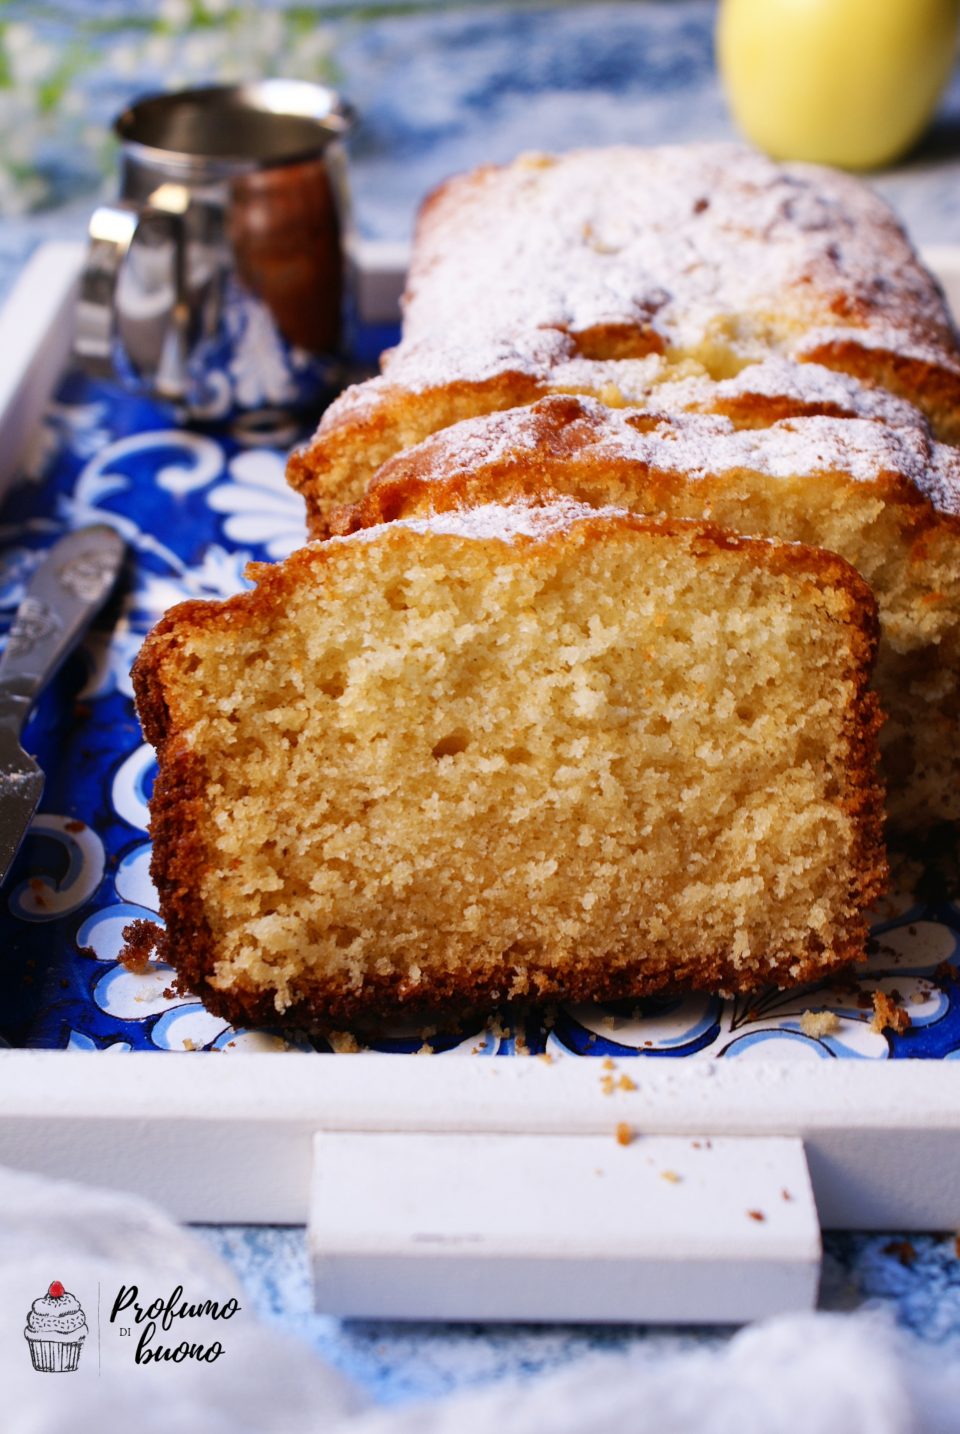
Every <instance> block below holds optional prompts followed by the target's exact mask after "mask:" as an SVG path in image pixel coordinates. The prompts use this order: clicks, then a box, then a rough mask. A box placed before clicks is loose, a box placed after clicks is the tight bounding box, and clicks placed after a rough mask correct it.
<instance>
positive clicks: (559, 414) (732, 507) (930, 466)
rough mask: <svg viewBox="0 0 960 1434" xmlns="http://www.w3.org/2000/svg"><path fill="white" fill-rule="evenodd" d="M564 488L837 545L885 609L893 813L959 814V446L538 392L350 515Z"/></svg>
mask: <svg viewBox="0 0 960 1434" xmlns="http://www.w3.org/2000/svg"><path fill="white" fill-rule="evenodd" d="M538 494H539V495H541V496H544V495H546V497H547V498H549V496H550V495H551V494H552V495H556V494H565V495H568V496H571V497H573V498H576V499H577V500H578V501H581V502H585V503H592V504H594V505H602V504H604V503H610V502H613V503H619V504H622V505H623V506H624V507H627V508H630V509H631V510H633V511H637V512H642V513H664V514H667V515H668V516H670V517H673V518H709V519H710V521H711V522H715V523H719V524H720V525H721V526H722V527H729V528H732V529H733V530H734V531H736V532H740V533H753V534H759V535H762V536H765V537H774V538H779V539H783V540H789V541H792V542H801V543H808V544H811V545H815V546H817V547H822V548H828V549H830V550H831V551H832V552H836V553H840V554H842V556H843V557H845V558H846V559H847V560H848V562H850V563H852V564H853V565H854V567H856V568H857V570H858V571H859V572H860V573H861V575H862V576H863V577H864V578H866V580H867V581H868V582H869V583H870V585H871V587H872V588H873V590H874V592H875V594H876V597H877V602H878V604H879V610H880V624H881V639H880V651H879V657H878V660H877V670H876V688H877V691H878V693H879V695H880V700H881V704H882V706H883V709H884V712H885V713H886V715H887V719H888V720H887V721H886V723H885V725H884V728H883V731H882V733H881V738H880V741H881V749H882V752H883V757H884V764H885V773H886V780H887V786H888V803H889V812H890V817H891V820H892V822H893V824H894V826H895V827H897V828H898V829H900V830H903V831H920V830H928V829H930V828H931V827H933V826H934V825H936V824H937V823H938V822H957V821H960V453H958V451H957V450H956V449H955V448H951V447H948V446H946V445H944V444H939V443H932V442H931V441H930V440H929V438H928V437H927V436H926V435H925V434H924V433H923V432H922V431H921V430H918V429H915V428H909V427H908V428H903V429H899V430H895V429H892V428H890V427H888V426H887V425H885V424H882V423H871V422H868V421H864V420H855V419H847V420H842V419H830V418H794V419H788V420H783V421H782V422H780V423H777V424H774V425H773V426H772V427H770V428H764V429H757V430H747V431H735V430H734V428H733V427H732V425H731V424H730V423H729V422H724V420H722V419H717V418H703V417H700V418H698V417H676V418H672V419H669V420H666V419H664V418H663V417H662V415H661V416H651V415H648V414H641V413H633V412H630V411H629V410H617V411H611V410H609V409H607V408H606V407H604V406H603V405H601V404H598V403H595V402H592V401H590V400H587V399H576V398H552V399H543V400H541V402H539V403H537V404H534V405H533V406H531V407H529V408H521V409H514V410H511V411H509V412H507V413H499V414H491V415H488V416H486V417H484V418H478V419H473V420H469V421H467V422H464V423H461V424H457V425H456V426H454V427H452V428H449V429H445V430H444V431H443V432H441V433H438V434H435V435H434V436H433V437H432V438H429V439H427V440H426V441H425V442H424V443H423V444H421V445H420V446H419V447H417V448H414V449H411V450H410V451H409V452H408V453H403V454H400V455H399V456H398V457H396V458H394V459H392V460H391V461H390V462H389V463H387V464H385V465H384V467H383V468H382V469H381V470H380V473H379V474H378V475H377V476H376V478H375V479H374V482H373V483H372V485H371V487H370V490H369V492H368V493H367V495H366V497H365V498H364V499H363V500H362V502H361V503H360V504H358V505H357V506H356V507H355V508H354V509H352V510H350V511H348V512H345V513H343V514H341V515H340V518H339V521H340V523H341V524H342V525H343V526H344V527H345V528H347V529H349V528H351V527H358V526H364V525H368V524H375V523H382V522H385V521H387V520H389V519H391V518H398V517H405V516H410V515H413V514H423V513H432V512H436V511H446V510H449V509H452V508H456V507H462V506H467V507H469V506H471V505H475V504H480V503H487V502H491V501H495V502H510V501H513V500H516V499H517V498H522V497H536V496H537V495H538Z"/></svg>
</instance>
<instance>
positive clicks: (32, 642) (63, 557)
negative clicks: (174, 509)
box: [0, 523, 125, 883]
mask: <svg viewBox="0 0 960 1434" xmlns="http://www.w3.org/2000/svg"><path fill="white" fill-rule="evenodd" d="M124 550H125V549H124V543H123V539H122V538H121V537H120V536H119V534H118V533H116V532H115V531H114V529H113V528H111V527H108V525H107V524H106V523H98V524H95V525H94V526H93V527H90V528H81V529H79V530H78V531H77V532H75V533H68V534H67V536H66V537H65V538H61V539H60V541H59V542H58V543H55V544H54V546H53V547H52V548H51V549H50V551H49V553H48V554H47V556H46V557H45V558H44V560H43V562H42V563H41V564H40V566H39V567H38V568H37V570H36V572H34V574H33V575H32V577H31V578H30V581H29V582H28V583H27V589H26V593H25V595H24V599H23V602H22V603H21V604H20V606H19V607H18V609H17V612H16V616H15V617H14V620H13V626H12V627H11V629H10V632H9V635H8V637H7V645H6V647H5V648H4V650H3V655H2V657H0V883H2V882H3V881H4V880H5V879H6V875H7V872H8V871H9V870H10V867H11V866H12V864H13V859H14V857H15V856H16V854H17V852H18V851H19V849H20V844H21V842H22V841H23V838H24V836H25V835H26V831H27V828H28V826H29V825H30V822H31V820H32V819H33V814H34V812H35V811H36V810H37V807H38V805H39V803H40V798H41V797H42V796H43V781H44V778H43V772H42V770H41V768H40V767H39V765H38V764H37V762H36V761H35V760H34V759H33V757H31V756H30V755H29V754H28V753H27V752H25V751H24V749H23V747H22V745H21V743H20V733H21V731H22V729H23V724H24V722H25V721H26V720H27V717H28V716H29V715H30V711H31V709H32V707H33V705H34V703H35V702H36V700H37V698H38V697H39V695H40V693H41V692H42V690H43V688H44V687H45V686H46V685H47V683H48V682H49V681H50V679H51V678H52V677H53V675H54V673H55V672H56V671H57V669H58V668H59V666H60V665H61V663H62V662H63V660H64V658H66V657H67V655H68V654H69V653H70V652H71V651H72V650H73V648H74V647H75V646H76V644H77V643H78V642H79V640H80V638H81V637H82V636H83V634H84V632H86V630H87V627H88V626H89V624H90V621H91V619H92V618H93V617H94V616H95V614H96V613H97V612H98V610H99V609H100V608H101V607H102V606H103V603H104V602H105V601H106V598H107V595H108V594H109V592H110V590H111V588H112V587H113V585H114V583H115V582H116V580H117V574H118V573H119V571H120V568H121V565H122V563H123V555H124Z"/></svg>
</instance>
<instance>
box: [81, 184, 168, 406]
mask: <svg viewBox="0 0 960 1434" xmlns="http://www.w3.org/2000/svg"><path fill="white" fill-rule="evenodd" d="M166 191H169V192H166ZM187 203H188V196H187V192H186V190H184V189H182V188H181V186H180V185H172V184H170V185H162V186H161V188H160V189H159V190H157V191H156V192H155V193H154V194H152V195H151V196H150V200H149V201H148V203H147V204H145V205H136V204H132V203H130V202H128V201H126V200H118V201H117V203H115V204H102V205H100V207H99V208H97V209H95V210H94V212H93V214H92V216H91V218H90V226H89V240H90V242H89V247H88V250H87V259H86V263H85V265H84V268H83V272H82V274H81V276H80V291H79V297H78V300H77V321H76V334H75V337H74V343H73V348H74V353H75V355H76V357H77V359H78V361H79V362H80V364H81V365H82V367H83V368H85V369H86V370H87V372H88V373H92V374H95V375H97V376H98V377H101V378H112V377H113V376H114V375H115V374H116V365H115V361H114V357H115V352H116V349H117V346H118V344H119V342H120V340H119V336H118V333H117V311H116V292H117V283H118V280H119V278H120V273H121V270H122V268H123V265H124V263H125V262H126V259H127V256H128V255H129V253H130V247H131V245H132V244H133V242H134V240H135V238H136V235H137V231H138V229H139V228H140V225H141V224H142V223H143V221H144V220H145V219H151V220H159V221H161V222H162V223H163V224H165V225H167V226H168V227H169V230H170V238H171V242H172V246H173V267H174V273H173V294H174V299H173V305H172V307H171V310H170V313H169V317H168V321H167V328H166V332H165V335H164V341H163V347H162V351H161V355H160V360H159V362H158V364H157V367H156V370H155V371H154V373H153V374H152V376H150V380H149V382H150V391H151V393H152V395H153V396H154V397H156V398H160V399H166V400H172V401H177V400H179V399H183V398H185V397H186V393H187V386H188V381H189V375H188V372H187V360H188V358H189V326H190V306H189V297H188V293H187V254H186V230H185V225H184V214H185V212H186V207H187Z"/></svg>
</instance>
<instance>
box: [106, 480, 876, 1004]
mask: <svg viewBox="0 0 960 1434" xmlns="http://www.w3.org/2000/svg"><path fill="white" fill-rule="evenodd" d="M254 573H255V576H256V579H257V587H256V588H255V590H254V591H252V592H250V593H245V594H242V595H240V596H238V597H234V598H231V599H230V600H228V601H227V602H224V603H208V602H190V603H186V604H184V605H182V606H180V607H178V608H175V609H174V610H173V611H171V612H170V613H168V614H167V615H166V616H165V617H164V618H163V619H162V620H161V622H160V623H159V625H158V626H157V628H156V629H155V630H154V632H153V633H152V634H151V635H150V637H149V638H148V639H147V641H146V643H145V645H144V647H143V649H142V652H141V654H140V656H139V658H138V660H137V663H136V667H135V670H134V677H135V686H136V692H137V701H138V706H139V711H140V715H141V720H142V722H143V726H144V730H145V732H146V735H147V737H148V739H149V740H150V741H151V742H152V743H153V744H154V745H155V747H156V748H157V753H158V758H159V775H158V778H157V782H156V785H155V788H154V792H153V798H152V803H151V831H152V835H153V841H154V856H153V865H152V874H153V877H154V880H155V882H156V885H157V889H158V891H159V893H160V909H161V913H162V916H163V918H164V920H165V923H166V938H165V939H166V942H167V954H168V956H169V959H170V960H171V961H172V962H173V963H174V965H175V966H176V968H177V970H178V973H179V979H180V982H181V985H182V986H185V987H189V988H190V989H191V990H192V991H195V992H196V993H197V994H198V995H200V996H201V997H202V998H203V1000H204V1001H205V1003H206V1004H207V1005H208V1006H209V1007H210V1009H212V1010H214V1011H216V1012H219V1013H221V1014H223V1015H224V1016H226V1017H228V1018H229V1019H230V1020H233V1021H238V1022H251V1021H253V1022H263V1021H266V1022H274V1021H276V1020H277V1019H278V1018H282V1019H283V1020H284V1021H286V1022H289V1023H291V1024H292V1023H307V1024H313V1025H318V1026H321V1027H322V1026H329V1025H331V1024H333V1025H334V1026H336V1025H342V1024H345V1023H351V1022H354V1021H357V1020H361V1019H374V1018H378V1019H379V1018H387V1017H390V1016H391V1015H394V1014H397V1013H400V1012H404V1011H406V1012H408V1013H410V1014H413V1013H421V1012H423V1013H431V1012H434V1011H439V1010H457V1009H467V1008H488V1007H492V1006H494V1005H496V1004H497V1003H500V1002H504V1001H513V1000H521V1001H526V1000H534V999H540V998H544V997H558V998H563V997H566V998H571V999H588V998H600V997H617V996H629V995H640V994H642V993H644V992H649V991H654V990H656V989H658V988H660V987H663V986H666V985H679V984H682V985H690V986H700V987H708V988H710V989H712V990H716V989H718V988H726V989H743V988H751V987H755V986H758V985H761V984H763V983H766V982H771V981H772V982H778V983H781V984H784V985H788V984H791V983H794V982H797V981H804V980H807V979H810V978H813V977H816V976H818V975H820V974H821V973H823V972H825V971H827V970H830V969H832V968H834V967H837V966H839V965H841V964H843V963H845V962H849V961H853V960H857V959H859V958H860V957H862V955H863V951H864V942H865V937H866V932H867V926H866V922H865V919H864V909H865V907H866V906H867V904H868V903H869V902H870V901H871V900H872V899H873V898H875V897H876V896H877V895H878V893H879V892H880V890H881V889H882V887H883V884H884V880H885V859H884V855H883V850H882V842H881V820H882V817H881V813H882V791H881V788H880V786H879V784H878V781H877V777H876V765H875V759H876V748H875V729H876V727H877V725H878V720H879V719H878V715H877V709H876V698H875V696H874V695H873V693H872V692H870V691H869V690H868V680H869V672H870V665H871V661H872V658H873V654H874V646H875V634H876V610H875V605H874V602H873V598H872V596H871V594H870V591H869V589H868V588H867V586H866V584H865V583H864V582H863V580H862V579H861V578H860V577H859V576H858V575H857V574H856V573H855V572H854V570H853V569H852V568H851V567H850V566H849V565H848V564H847V563H845V562H844V561H843V560H842V559H841V558H838V557H835V556H833V555H830V554H824V553H821V552H816V551H811V550H809V549H805V548H803V547H801V546H799V545H784V544H777V543H771V542H767V541H758V540H755V539H743V538H737V537H735V536H732V535H730V534H728V533H724V532H722V531H721V530H719V529H715V528H712V527H711V526H710V525H704V524H684V523H666V522H656V521H653V520H650V519H643V518H640V517H637V516H635V515H630V514H627V513H624V512H622V511H618V510H613V509H608V510H606V511H599V512H598V511H596V510H594V509H589V508H586V507H584V506H582V505H579V504H574V503H572V502H570V501H569V500H566V501H558V502H557V503H554V504H551V505H547V506H544V507H540V508H537V507H534V506H528V505H515V506H513V507H501V506H499V505H489V506H486V507H481V508H478V509H475V510H473V511H471V512H469V513H454V514H446V515H440V516H437V517H433V518H428V519H412V520H409V521H401V522H396V523H390V524H387V525H384V526H382V527H378V528H372V529H367V530H365V531H363V532H358V533H356V534H354V535H352V536H350V537H345V538H334V539H331V540H329V541H328V542H326V543H315V544H313V545H311V546H309V547H307V548H303V549H301V550H300V551H298V552H296V553H294V554H293V555H292V556H291V557H290V558H289V559H287V560H286V561H285V562H284V563H281V564H278V565H276V566H272V565H259V566H257V567H256V568H255V569H254Z"/></svg>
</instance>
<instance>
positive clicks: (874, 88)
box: [717, 0, 960, 169]
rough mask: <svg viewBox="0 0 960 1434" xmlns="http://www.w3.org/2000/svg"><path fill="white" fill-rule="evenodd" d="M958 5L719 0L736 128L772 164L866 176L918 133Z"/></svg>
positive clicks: (941, 73)
mask: <svg viewBox="0 0 960 1434" xmlns="http://www.w3.org/2000/svg"><path fill="white" fill-rule="evenodd" d="M958 13H960V0H720V10H719V16H718V21H717V54H718V59H719V63H720V73H721V76H722V78H723V82H724V86H725V88H726V91H727V95H728V97H729V100H730V105H731V108H732V110H733V115H734V118H735V120H736V122H737V124H738V125H739V127H740V129H741V130H742V131H743V133H744V134H745V135H746V137H747V138H748V139H749V140H751V141H752V142H753V143H754V144H756V145H757V146H759V148H760V149H765V150H766V151H767V152H768V153H769V154H772V155H773V156H774V157H775V158H777V159H807V160H814V161H817V162H818V163H821V164H835V165H841V166H843V167H844V168H847V169H872V168H875V167H876V166H877V165H881V164H886V163H888V162H889V161H891V160H893V159H896V158H897V156H898V155H900V154H903V152H904V151H905V150H907V149H909V147H910V146H911V145H912V144H913V143H914V142H915V141H916V140H917V139H919V138H920V135H921V134H922V133H923V130H924V128H925V127H926V125H927V123H928V121H929V120H930V117H931V116H932V114H933V112H934V109H935V108H936V104H937V100H938V99H939V97H940V93H941V91H942V89H943V87H944V85H945V84H946V82H947V79H948V77H949V74H950V70H951V68H952V65H953V60H954V52H955V42H956V31H957V17H958Z"/></svg>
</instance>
